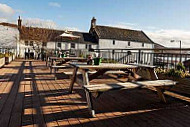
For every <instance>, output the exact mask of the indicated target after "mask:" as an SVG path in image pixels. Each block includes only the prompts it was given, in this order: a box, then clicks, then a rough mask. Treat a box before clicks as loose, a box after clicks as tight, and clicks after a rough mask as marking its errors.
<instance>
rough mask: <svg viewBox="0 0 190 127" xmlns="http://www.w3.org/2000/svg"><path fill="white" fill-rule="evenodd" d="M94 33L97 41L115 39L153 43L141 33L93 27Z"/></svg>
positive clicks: (108, 27)
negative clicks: (97, 38)
mask: <svg viewBox="0 0 190 127" xmlns="http://www.w3.org/2000/svg"><path fill="white" fill-rule="evenodd" d="M95 32H96V33H97V35H98V37H99V39H116V40H122V41H136V42H145V43H153V41H152V40H151V39H150V38H149V37H148V36H147V35H146V34H145V33H144V32H143V31H137V30H130V29H122V28H117V27H110V26H100V25H97V26H96V27H95Z"/></svg>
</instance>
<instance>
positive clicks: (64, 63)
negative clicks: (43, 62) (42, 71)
mask: <svg viewBox="0 0 190 127" xmlns="http://www.w3.org/2000/svg"><path fill="white" fill-rule="evenodd" d="M57 60H58V61H59V65H58V64H57V63H56V61H57ZM70 61H81V62H83V61H86V59H85V58H82V57H64V58H59V57H50V73H52V70H54V78H55V80H56V79H57V78H56V73H57V71H58V70H59V69H66V68H70V66H69V64H68V63H69V62H70Z"/></svg>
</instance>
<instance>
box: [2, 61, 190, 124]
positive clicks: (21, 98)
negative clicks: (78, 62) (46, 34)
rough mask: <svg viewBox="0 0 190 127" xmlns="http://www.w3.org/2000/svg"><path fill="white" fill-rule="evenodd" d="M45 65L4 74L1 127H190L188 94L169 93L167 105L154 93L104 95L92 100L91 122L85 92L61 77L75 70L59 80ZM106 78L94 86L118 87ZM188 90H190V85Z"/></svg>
mask: <svg viewBox="0 0 190 127" xmlns="http://www.w3.org/2000/svg"><path fill="white" fill-rule="evenodd" d="M45 65H46V63H45V62H43V61H35V60H22V59H17V60H15V61H13V62H12V63H11V64H9V65H5V66H4V67H3V68H1V69H0V125H3V126H4V127H7V126H40V127H43V126H74V127H75V126H82V127H85V126H88V127H89V126H96V127H103V126H112V127H113V126H115V127H119V126H122V127H123V126H129V127H147V126H152V127H160V126H164V127H188V126H189V124H190V107H189V104H190V103H189V102H190V96H189V95H188V94H184V95H185V96H184V95H183V96H182V95H181V94H179V93H178V92H176V93H174V92H171V91H169V92H166V95H167V96H166V99H167V104H164V103H161V102H160V100H159V98H158V97H157V94H156V92H155V91H154V90H149V89H143V90H138V89H137V90H136V89H135V90H121V91H111V92H106V93H104V94H103V95H102V96H101V97H100V98H98V99H93V101H94V102H95V103H94V108H95V109H96V116H97V117H96V118H92V117H91V116H90V114H89V112H88V108H87V104H86V97H85V92H84V90H83V89H82V88H81V87H79V86H77V85H75V86H74V91H73V93H72V94H69V93H68V88H69V83H70V78H69V77H68V76H67V75H65V74H64V73H62V72H64V71H71V70H68V69H67V70H60V71H59V73H58V75H57V77H58V78H57V80H54V75H52V74H50V70H49V68H47V67H46V66H45ZM104 78H106V79H95V80H93V81H92V82H94V83H98V82H102V80H103V82H106V83H113V82H118V79H117V80H116V79H113V78H110V77H109V76H105V77H104ZM121 80H122V79H121ZM179 85H180V84H179ZM179 85H178V86H179ZM183 87H184V88H186V89H187V90H190V86H189V85H186V86H184V84H183ZM177 88H180V87H177ZM177 88H176V89H177ZM176 89H175V90H176ZM180 89H181V88H180ZM177 93H178V94H177Z"/></svg>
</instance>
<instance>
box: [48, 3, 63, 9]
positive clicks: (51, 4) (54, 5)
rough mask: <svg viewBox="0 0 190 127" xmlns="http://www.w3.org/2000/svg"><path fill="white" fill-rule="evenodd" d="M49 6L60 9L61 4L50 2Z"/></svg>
mask: <svg viewBox="0 0 190 127" xmlns="http://www.w3.org/2000/svg"><path fill="white" fill-rule="evenodd" d="M48 5H49V6H51V7H58V8H60V7H61V4H59V3H57V2H49V3H48Z"/></svg>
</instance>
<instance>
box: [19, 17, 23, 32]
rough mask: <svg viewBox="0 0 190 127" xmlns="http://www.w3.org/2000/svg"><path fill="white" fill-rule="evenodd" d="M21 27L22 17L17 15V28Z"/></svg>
mask: <svg viewBox="0 0 190 127" xmlns="http://www.w3.org/2000/svg"><path fill="white" fill-rule="evenodd" d="M21 28H22V19H21V18H20V16H19V18H18V29H19V30H20V29H21Z"/></svg>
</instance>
